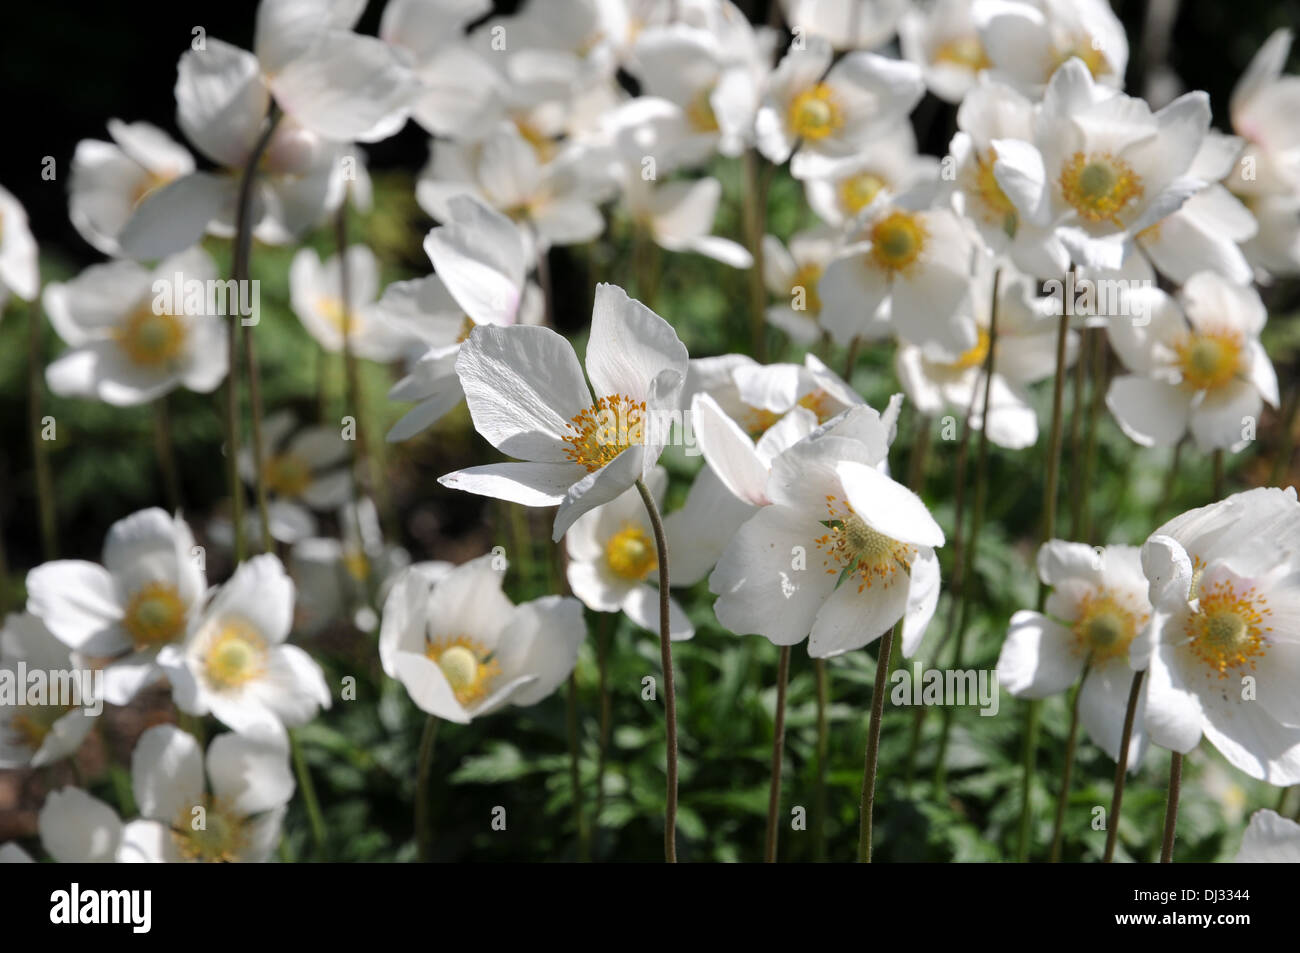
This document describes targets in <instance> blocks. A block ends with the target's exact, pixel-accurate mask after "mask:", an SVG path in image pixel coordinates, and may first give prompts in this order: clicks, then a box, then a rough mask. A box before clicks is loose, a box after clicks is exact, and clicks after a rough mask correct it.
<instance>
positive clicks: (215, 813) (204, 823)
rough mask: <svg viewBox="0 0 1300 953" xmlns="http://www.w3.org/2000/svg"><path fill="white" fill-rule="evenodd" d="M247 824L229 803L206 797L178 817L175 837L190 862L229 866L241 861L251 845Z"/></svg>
mask: <svg viewBox="0 0 1300 953" xmlns="http://www.w3.org/2000/svg"><path fill="white" fill-rule="evenodd" d="M199 808H201V809H202V810H199ZM245 824H246V821H245V819H244V818H243V817H240V816H239V815H238V814H236V813H235V812H234V811H233V810H231V808H230V807H229V806H228V805H227V804H225V803H224V802H222V801H220V800H218V799H216V798H213V797H212V796H211V795H207V794H205V795H204V796H203V799H202V800H201V801H200V802H199V803H197V804H192V805H190V806H189V807H186V808H185V809H184V810H182V811H181V812H180V814H178V815H177V817H176V820H175V822H174V823H173V824H172V828H171V835H172V840H173V841H174V842H175V844H176V849H177V851H179V853H180V855H181V856H182V857H184V858H185V859H186V860H188V861H193V862H197V863H206V864H229V863H233V862H234V861H236V860H238V858H239V855H240V853H241V852H242V851H243V850H244V848H245V847H246V846H247V844H248V833H247V831H246V830H245Z"/></svg>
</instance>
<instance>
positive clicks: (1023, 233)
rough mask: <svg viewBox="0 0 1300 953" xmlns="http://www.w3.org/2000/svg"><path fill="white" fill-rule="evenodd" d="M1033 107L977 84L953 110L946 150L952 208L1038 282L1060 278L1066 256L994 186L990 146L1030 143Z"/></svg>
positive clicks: (1009, 91)
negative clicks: (954, 123)
mask: <svg viewBox="0 0 1300 953" xmlns="http://www.w3.org/2000/svg"><path fill="white" fill-rule="evenodd" d="M1033 122H1034V104H1033V103H1032V102H1030V100H1029V99H1028V98H1026V97H1025V96H1023V95H1021V94H1020V93H1018V92H1016V91H1015V90H1014V89H1013V88H1011V87H1010V86H1007V85H1005V84H1002V83H998V82H996V81H994V80H991V79H989V78H987V77H984V78H982V79H981V81H980V82H979V83H977V84H976V85H975V87H974V88H973V89H971V90H970V92H969V93H968V94H967V95H966V98H965V99H964V100H962V103H961V105H960V106H959V107H958V109H957V129H958V132H957V133H956V134H955V135H954V136H953V137H952V142H951V143H950V144H949V146H948V152H949V155H951V156H952V160H953V165H954V175H953V179H952V184H951V186H950V188H951V199H952V204H953V207H954V208H955V209H956V210H957V212H958V213H959V214H961V215H963V216H964V217H965V218H966V219H967V221H969V222H971V223H973V224H974V226H975V227H976V229H978V231H979V233H980V237H981V238H982V239H983V240H984V243H985V244H986V245H987V246H988V247H989V248H990V249H991V250H992V251H993V252H994V253H995V254H1002V255H1006V256H1007V257H1008V258H1010V259H1011V261H1013V262H1014V263H1015V265H1016V267H1018V268H1019V269H1020V270H1021V271H1024V272H1026V273H1027V274H1031V275H1034V276H1035V277H1037V278H1059V277H1060V276H1061V275H1064V274H1065V272H1066V269H1068V268H1069V266H1070V253H1069V252H1068V251H1067V250H1066V248H1065V245H1064V244H1062V242H1061V240H1060V238H1059V237H1057V236H1056V234H1055V233H1054V231H1053V230H1052V228H1051V227H1050V226H1048V225H1045V224H1040V223H1036V222H1034V221H1031V220H1030V219H1029V218H1027V217H1026V216H1023V215H1021V214H1020V213H1019V211H1018V210H1017V209H1016V206H1015V203H1013V202H1012V201H1011V199H1010V198H1008V197H1007V194H1006V192H1004V191H1003V190H1002V186H1001V185H1000V184H999V183H998V179H997V175H996V173H995V168H996V163H997V159H998V152H997V148H996V147H995V146H994V143H995V142H996V141H998V140H1005V139H1013V140H1024V141H1028V140H1030V139H1032V138H1033Z"/></svg>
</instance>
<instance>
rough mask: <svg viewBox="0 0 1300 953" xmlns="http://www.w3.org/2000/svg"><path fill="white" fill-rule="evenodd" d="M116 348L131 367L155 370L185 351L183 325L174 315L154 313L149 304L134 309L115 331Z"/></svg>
mask: <svg viewBox="0 0 1300 953" xmlns="http://www.w3.org/2000/svg"><path fill="white" fill-rule="evenodd" d="M114 337H115V338H116V339H117V343H118V345H120V346H121V348H122V350H123V351H125V352H126V356H127V358H128V359H129V360H130V361H131V363H132V364H136V365H139V366H141V367H158V366H160V365H163V364H168V363H170V362H172V361H174V360H175V359H176V358H177V357H179V356H180V354H181V352H182V351H183V350H184V349H185V337H186V335H185V325H184V324H183V323H182V322H181V319H180V318H178V317H176V315H174V314H167V313H163V314H155V313H154V310H153V308H152V307H151V305H144V306H143V307H140V308H137V309H136V310H135V311H133V312H131V314H130V315H128V316H127V319H126V322H125V323H124V324H123V325H122V326H121V327H119V328H117V329H116V330H115V332H114Z"/></svg>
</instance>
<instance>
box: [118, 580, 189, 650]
mask: <svg viewBox="0 0 1300 953" xmlns="http://www.w3.org/2000/svg"><path fill="white" fill-rule="evenodd" d="M122 627H123V628H125V629H126V631H127V632H128V633H130V635H131V641H132V642H134V643H135V647H136V650H137V651H139V650H141V649H147V648H157V647H158V646H160V645H166V644H168V643H169V642H174V641H175V640H176V638H177V636H179V635H181V634H182V633H183V632H184V631H185V603H184V602H183V601H182V600H181V596H180V593H179V592H177V591H176V587H175V586H173V585H172V584H171V583H169V582H149V583H145V584H144V585H143V586H141V587H140V588H139V589H137V590H136V592H135V594H134V595H132V596H131V598H130V599H129V600H128V601H127V604H126V611H125V612H124V613H123V614H122Z"/></svg>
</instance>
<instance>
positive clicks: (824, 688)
mask: <svg viewBox="0 0 1300 953" xmlns="http://www.w3.org/2000/svg"><path fill="white" fill-rule="evenodd" d="M813 670H814V673H815V675H816V679H817V786H816V788H815V796H816V800H815V802H814V803H815V804H816V811H817V813H816V815H814V817H813V857H814V859H816V861H817V862H818V863H824V862H825V860H826V810H827V807H826V763H827V761H828V760H829V758H828V755H829V754H830V731H829V726H828V723H827V717H826V716H827V708H829V707H830V692H829V686H828V684H827V681H828V680H827V677H826V660H825V659H821V658H819V659H813Z"/></svg>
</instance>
